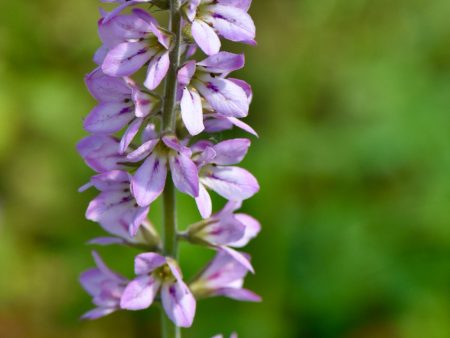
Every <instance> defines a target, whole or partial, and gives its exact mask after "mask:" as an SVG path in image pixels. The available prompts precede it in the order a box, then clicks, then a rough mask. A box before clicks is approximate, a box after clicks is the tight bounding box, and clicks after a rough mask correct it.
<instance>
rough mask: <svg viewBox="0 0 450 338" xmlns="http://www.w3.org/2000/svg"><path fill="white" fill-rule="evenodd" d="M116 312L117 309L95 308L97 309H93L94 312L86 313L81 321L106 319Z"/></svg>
mask: <svg viewBox="0 0 450 338" xmlns="http://www.w3.org/2000/svg"><path fill="white" fill-rule="evenodd" d="M116 310H117V309H115V308H104V307H98V308H95V309H92V310H90V311H88V312H86V313H85V314H84V315H83V316H81V319H89V320H94V319H98V318H101V317H105V316H107V315H109V314H111V313H113V312H114V311H116Z"/></svg>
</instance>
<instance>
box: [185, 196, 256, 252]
mask: <svg viewBox="0 0 450 338" xmlns="http://www.w3.org/2000/svg"><path fill="white" fill-rule="evenodd" d="M241 204H242V203H241V202H235V201H229V202H228V203H227V204H226V205H225V207H224V208H223V209H222V210H221V211H219V212H218V213H216V214H213V215H212V216H211V217H209V218H207V219H204V220H202V221H200V222H198V223H195V224H192V225H191V226H189V227H188V229H187V231H186V234H187V237H188V238H189V239H190V240H191V241H194V242H196V241H198V242H200V243H204V244H207V245H213V246H223V245H226V246H231V247H235V248H241V247H244V246H245V245H247V243H248V242H249V241H250V240H251V239H253V238H254V237H256V236H257V235H258V233H259V232H260V230H261V225H260V224H259V222H258V221H257V220H256V219H254V218H253V217H251V216H250V215H247V214H243V213H235V211H236V210H238V209H239V208H240V207H241Z"/></svg>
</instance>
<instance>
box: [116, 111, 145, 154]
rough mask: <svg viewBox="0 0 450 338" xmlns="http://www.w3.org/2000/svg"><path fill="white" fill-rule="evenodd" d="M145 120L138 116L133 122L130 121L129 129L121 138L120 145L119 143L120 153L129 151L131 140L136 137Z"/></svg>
mask: <svg viewBox="0 0 450 338" xmlns="http://www.w3.org/2000/svg"><path fill="white" fill-rule="evenodd" d="M143 121H144V119H142V118H137V119H135V120H134V121H133V122H131V123H130V125H129V126H128V128H127V130H126V131H125V133H124V134H123V136H122V139H121V140H120V145H119V153H120V154H124V153H125V152H126V151H127V149H128V146H129V145H130V144H131V142H133V139H134V137H135V136H136V135H137V133H138V132H139V129H140V128H141V125H142V122H143Z"/></svg>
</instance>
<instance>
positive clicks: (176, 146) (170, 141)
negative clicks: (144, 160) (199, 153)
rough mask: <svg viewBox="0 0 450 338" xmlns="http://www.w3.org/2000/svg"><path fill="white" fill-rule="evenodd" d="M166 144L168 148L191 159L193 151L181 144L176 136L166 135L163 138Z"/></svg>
mask: <svg viewBox="0 0 450 338" xmlns="http://www.w3.org/2000/svg"><path fill="white" fill-rule="evenodd" d="M162 140H163V142H164V144H165V145H166V146H168V147H169V148H170V149H172V150H175V151H176V152H178V153H181V154H184V155H186V156H188V157H191V155H192V151H191V149H189V148H188V147H186V146H185V145H184V144H182V143H181V142H180V140H179V139H178V138H177V137H176V136H175V135H165V136H164V137H163V138H162Z"/></svg>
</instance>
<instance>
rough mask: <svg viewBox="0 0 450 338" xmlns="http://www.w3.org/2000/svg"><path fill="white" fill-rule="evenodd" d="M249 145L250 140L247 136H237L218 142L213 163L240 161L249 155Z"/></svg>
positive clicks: (226, 163)
mask: <svg viewBox="0 0 450 338" xmlns="http://www.w3.org/2000/svg"><path fill="white" fill-rule="evenodd" d="M249 147H250V140H248V139H245V138H236V139H232V140H227V141H223V142H220V143H217V144H216V145H215V146H214V150H215V151H216V157H215V158H214V159H213V163H216V164H219V165H229V164H236V163H239V162H241V161H242V160H243V159H244V157H245V155H247V151H248V148H249Z"/></svg>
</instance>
